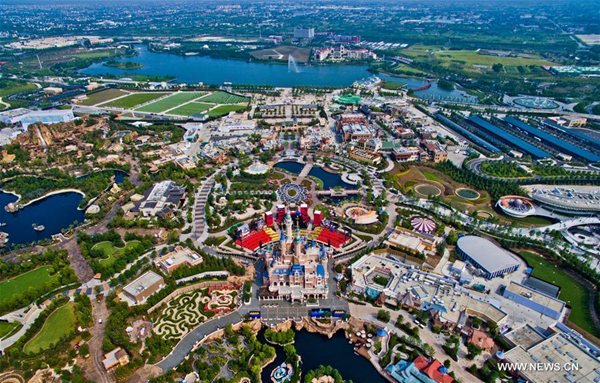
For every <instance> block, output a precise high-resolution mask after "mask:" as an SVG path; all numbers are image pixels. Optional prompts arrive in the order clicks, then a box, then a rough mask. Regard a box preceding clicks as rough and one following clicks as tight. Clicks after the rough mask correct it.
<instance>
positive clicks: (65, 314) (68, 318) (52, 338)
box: [23, 302, 77, 354]
mask: <svg viewBox="0 0 600 383" xmlns="http://www.w3.org/2000/svg"><path fill="white" fill-rule="evenodd" d="M76 322H77V321H76V317H75V303H73V302H69V303H67V304H65V305H64V306H60V307H59V308H57V309H56V310H54V312H53V313H52V314H50V315H49V316H48V318H47V319H46V322H44V325H43V326H42V328H41V329H40V331H39V332H38V333H37V334H35V335H34V337H33V338H31V339H30V340H29V341H28V342H27V343H25V346H23V351H24V352H26V353H28V354H29V353H31V354H35V353H38V352H40V351H44V350H47V349H49V348H50V347H51V346H52V345H53V344H56V342H58V341H59V340H60V339H61V338H62V337H64V336H66V335H68V334H69V333H71V332H72V331H74V330H75V325H76Z"/></svg>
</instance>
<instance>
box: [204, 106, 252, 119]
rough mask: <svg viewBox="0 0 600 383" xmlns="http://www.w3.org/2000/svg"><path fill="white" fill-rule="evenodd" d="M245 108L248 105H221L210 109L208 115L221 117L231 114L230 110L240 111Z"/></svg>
mask: <svg viewBox="0 0 600 383" xmlns="http://www.w3.org/2000/svg"><path fill="white" fill-rule="evenodd" d="M244 109H246V105H219V106H217V107H216V108H214V109H211V110H209V111H208V115H209V116H210V117H220V116H224V115H226V114H229V112H239V111H241V110H244Z"/></svg>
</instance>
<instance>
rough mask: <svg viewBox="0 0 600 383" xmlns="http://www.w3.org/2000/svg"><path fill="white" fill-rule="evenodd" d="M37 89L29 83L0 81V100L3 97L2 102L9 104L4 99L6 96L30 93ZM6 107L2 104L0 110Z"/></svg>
mask: <svg viewBox="0 0 600 383" xmlns="http://www.w3.org/2000/svg"><path fill="white" fill-rule="evenodd" d="M35 89H37V87H36V86H35V84H33V83H31V82H25V81H17V80H1V81H0V98H2V97H5V99H4V100H3V102H4V103H7V104H10V105H11V106H13V107H14V105H12V104H11V102H10V101H9V100H7V99H6V97H7V96H10V95H13V94H17V93H23V92H31V91H33V90H35ZM5 108H6V106H5V105H4V104H0V110H2V109H5Z"/></svg>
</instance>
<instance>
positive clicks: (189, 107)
mask: <svg viewBox="0 0 600 383" xmlns="http://www.w3.org/2000/svg"><path fill="white" fill-rule="evenodd" d="M213 106H214V104H206V103H204V102H190V103H189V104H185V105H182V106H180V107H179V108H177V109H173V110H171V111H170V112H169V113H168V114H175V115H178V116H192V115H194V114H198V113H204V112H205V111H207V110H208V109H210V108H212V107H213Z"/></svg>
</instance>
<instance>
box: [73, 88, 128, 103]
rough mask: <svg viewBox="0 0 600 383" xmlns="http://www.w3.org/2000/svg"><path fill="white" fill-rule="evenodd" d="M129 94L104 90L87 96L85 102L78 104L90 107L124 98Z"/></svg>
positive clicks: (119, 90) (122, 91)
mask: <svg viewBox="0 0 600 383" xmlns="http://www.w3.org/2000/svg"><path fill="white" fill-rule="evenodd" d="M126 94H129V92H127V91H124V90H122V89H106V90H103V91H100V92H97V93H92V94H88V96H87V98H86V99H85V100H82V101H81V102H79V104H80V105H86V106H92V105H97V104H101V103H103V102H107V101H110V100H112V99H114V98H117V97H121V96H125V95H126Z"/></svg>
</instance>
